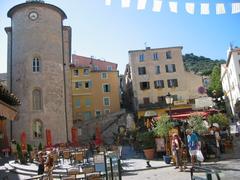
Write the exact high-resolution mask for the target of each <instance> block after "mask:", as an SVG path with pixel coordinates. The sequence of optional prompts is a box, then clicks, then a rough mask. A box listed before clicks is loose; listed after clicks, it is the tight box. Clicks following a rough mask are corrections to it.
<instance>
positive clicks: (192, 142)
mask: <svg viewBox="0 0 240 180" xmlns="http://www.w3.org/2000/svg"><path fill="white" fill-rule="evenodd" d="M186 134H187V141H188V151H189V154H190V156H191V163H192V167H193V166H194V164H195V162H196V159H197V158H196V155H197V150H198V137H197V135H196V133H194V132H193V131H192V129H187V130H186Z"/></svg>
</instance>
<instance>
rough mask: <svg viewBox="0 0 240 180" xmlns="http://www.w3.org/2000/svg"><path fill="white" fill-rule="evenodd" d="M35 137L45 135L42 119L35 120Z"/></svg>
mask: <svg viewBox="0 0 240 180" xmlns="http://www.w3.org/2000/svg"><path fill="white" fill-rule="evenodd" d="M32 132H33V138H42V136H43V124H42V121H41V120H39V119H38V120H34V121H33V127H32Z"/></svg>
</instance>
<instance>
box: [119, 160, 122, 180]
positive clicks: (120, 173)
mask: <svg viewBox="0 0 240 180" xmlns="http://www.w3.org/2000/svg"><path fill="white" fill-rule="evenodd" d="M118 178H119V180H122V164H121V160H120V159H118Z"/></svg>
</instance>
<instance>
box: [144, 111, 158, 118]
mask: <svg viewBox="0 0 240 180" xmlns="http://www.w3.org/2000/svg"><path fill="white" fill-rule="evenodd" d="M153 116H157V113H156V112H155V111H146V112H145V113H144V117H153Z"/></svg>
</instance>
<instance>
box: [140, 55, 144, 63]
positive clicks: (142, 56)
mask: <svg viewBox="0 0 240 180" xmlns="http://www.w3.org/2000/svg"><path fill="white" fill-rule="evenodd" d="M139 61H140V62H143V61H144V54H140V55H139Z"/></svg>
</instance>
